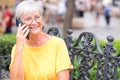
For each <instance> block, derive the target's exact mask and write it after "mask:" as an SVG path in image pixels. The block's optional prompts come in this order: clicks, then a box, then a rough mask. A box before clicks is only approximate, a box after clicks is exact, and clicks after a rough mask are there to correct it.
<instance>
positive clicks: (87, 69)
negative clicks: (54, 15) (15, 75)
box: [0, 28, 120, 80]
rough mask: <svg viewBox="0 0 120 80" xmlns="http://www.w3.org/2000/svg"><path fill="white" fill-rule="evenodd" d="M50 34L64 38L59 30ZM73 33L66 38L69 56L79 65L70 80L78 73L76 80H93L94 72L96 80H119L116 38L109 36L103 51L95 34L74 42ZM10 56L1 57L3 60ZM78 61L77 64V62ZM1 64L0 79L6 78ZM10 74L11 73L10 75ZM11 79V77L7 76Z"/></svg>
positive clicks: (87, 34) (88, 33)
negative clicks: (114, 43) (114, 42)
mask: <svg viewBox="0 0 120 80" xmlns="http://www.w3.org/2000/svg"><path fill="white" fill-rule="evenodd" d="M48 34H50V35H55V36H58V37H62V36H61V34H60V32H59V30H58V29H57V28H55V29H54V28H52V29H49V31H48ZM71 34H72V31H71V30H68V35H67V36H66V38H64V40H65V42H66V45H67V47H68V51H69V55H70V58H71V61H72V64H73V66H74V64H75V63H77V65H78V68H77V69H76V68H74V69H73V70H72V71H71V77H70V80H75V79H73V78H74V76H75V73H76V72H77V73H78V75H79V76H77V78H76V80H93V78H91V76H92V75H91V71H94V75H95V77H94V80H117V79H118V76H117V75H118V74H117V73H118V71H119V70H118V68H120V54H118V55H115V54H114V53H115V52H116V49H115V48H114V46H113V41H114V37H113V36H108V37H107V41H108V42H107V43H106V44H105V45H104V47H103V48H102V49H101V48H100V45H99V43H98V40H97V37H96V36H95V34H93V33H90V32H83V33H81V34H80V35H79V37H78V39H77V40H76V41H74V40H73V38H72V36H71ZM3 58H4V59H6V60H8V59H7V58H10V56H0V61H1V60H2V59H3ZM75 60H76V62H75ZM2 66H3V64H0V78H1V79H2V78H4V77H3V75H2V74H1V73H2ZM8 74H9V73H8ZM7 77H9V76H7Z"/></svg>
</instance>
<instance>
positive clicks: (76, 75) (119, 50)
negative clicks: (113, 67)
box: [73, 39, 120, 80]
mask: <svg viewBox="0 0 120 80" xmlns="http://www.w3.org/2000/svg"><path fill="white" fill-rule="evenodd" d="M76 41H77V40H76V39H75V42H74V43H76ZM106 44H107V41H104V40H99V45H100V49H101V50H102V51H103V47H104V46H105V45H106ZM119 44H120V40H114V41H113V47H115V48H116V52H115V54H119V53H120V45H119ZM79 68H80V66H79V64H78V61H77V56H75V59H74V74H73V80H79V76H81V74H80V72H79ZM96 70H97V63H96V64H95V65H94V66H93V68H91V69H90V71H89V72H90V80H95V78H96ZM119 74H120V67H118V70H117V80H120V75H119Z"/></svg>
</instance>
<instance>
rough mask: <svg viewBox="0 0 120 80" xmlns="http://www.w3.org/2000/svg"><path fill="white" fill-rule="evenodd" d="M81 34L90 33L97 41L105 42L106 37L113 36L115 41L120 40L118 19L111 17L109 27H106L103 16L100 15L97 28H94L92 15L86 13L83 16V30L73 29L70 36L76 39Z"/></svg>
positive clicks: (119, 22) (119, 19)
mask: <svg viewBox="0 0 120 80" xmlns="http://www.w3.org/2000/svg"><path fill="white" fill-rule="evenodd" d="M82 32H92V33H94V34H95V35H96V36H97V37H98V39H103V40H106V37H107V36H108V35H112V36H114V38H115V40H116V39H120V18H116V17H112V18H111V23H110V26H106V22H105V19H104V16H103V15H101V16H100V18H99V22H98V24H97V26H95V18H94V14H92V13H88V12H86V13H85V16H84V28H83V29H73V34H72V35H74V37H75V38H77V37H78V36H79V34H80V33H82Z"/></svg>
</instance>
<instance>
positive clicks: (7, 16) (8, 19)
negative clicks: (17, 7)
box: [3, 5, 13, 33]
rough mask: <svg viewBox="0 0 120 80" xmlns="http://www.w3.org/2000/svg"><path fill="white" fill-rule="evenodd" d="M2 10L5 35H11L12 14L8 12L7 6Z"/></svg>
mask: <svg viewBox="0 0 120 80" xmlns="http://www.w3.org/2000/svg"><path fill="white" fill-rule="evenodd" d="M3 9H4V20H5V23H6V30H5V33H11V32H12V31H11V27H12V17H13V15H12V13H11V11H10V10H9V7H8V6H7V5H5V6H3Z"/></svg>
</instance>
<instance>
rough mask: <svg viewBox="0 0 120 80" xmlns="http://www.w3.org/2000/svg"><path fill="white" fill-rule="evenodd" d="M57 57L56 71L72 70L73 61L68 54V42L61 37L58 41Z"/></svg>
mask: <svg viewBox="0 0 120 80" xmlns="http://www.w3.org/2000/svg"><path fill="white" fill-rule="evenodd" d="M56 56H57V57H56V58H57V59H56V71H57V73H58V72H60V71H62V70H65V69H69V70H71V69H72V68H73V66H72V64H71V61H70V57H69V54H68V50H67V47H66V44H65V42H64V40H62V39H60V40H59V41H58V45H57V55H56Z"/></svg>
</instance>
